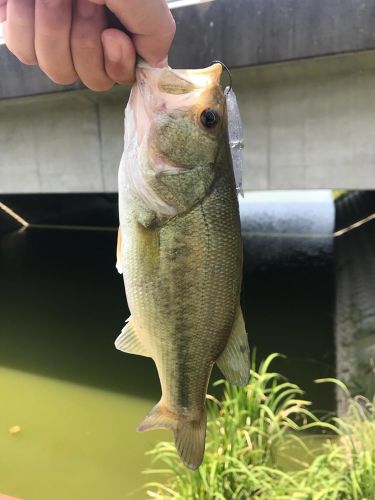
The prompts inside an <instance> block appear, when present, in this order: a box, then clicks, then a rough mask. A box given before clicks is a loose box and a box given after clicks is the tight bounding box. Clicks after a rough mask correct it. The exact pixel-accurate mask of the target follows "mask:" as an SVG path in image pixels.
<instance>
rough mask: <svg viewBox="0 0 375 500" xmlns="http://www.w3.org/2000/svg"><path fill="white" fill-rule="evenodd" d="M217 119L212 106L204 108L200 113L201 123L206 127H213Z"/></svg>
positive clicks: (217, 116)
mask: <svg viewBox="0 0 375 500" xmlns="http://www.w3.org/2000/svg"><path fill="white" fill-rule="evenodd" d="M218 121H219V115H218V113H217V111H215V110H214V109H212V108H207V109H205V110H204V111H203V112H202V114H201V123H202V125H204V126H205V127H207V128H212V127H214V126H215V125H216V124H217V123H218Z"/></svg>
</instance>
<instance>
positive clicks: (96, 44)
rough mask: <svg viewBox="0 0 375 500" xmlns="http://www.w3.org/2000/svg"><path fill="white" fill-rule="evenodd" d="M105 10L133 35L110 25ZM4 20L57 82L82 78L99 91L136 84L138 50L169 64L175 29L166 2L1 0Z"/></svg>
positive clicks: (22, 52) (16, 41)
mask: <svg viewBox="0 0 375 500" xmlns="http://www.w3.org/2000/svg"><path fill="white" fill-rule="evenodd" d="M105 8H108V9H109V10H110V11H111V12H112V13H113V14H114V15H115V16H116V17H117V19H118V20H119V21H120V22H121V23H122V25H123V26H124V27H125V28H126V30H127V32H128V33H129V34H130V35H128V34H126V33H124V32H123V31H121V30H119V29H115V28H111V27H110V26H109V25H108V19H107V16H106V10H105ZM4 21H5V22H4ZM0 22H4V25H3V28H4V38H5V43H6V45H7V46H8V48H9V50H10V51H11V52H13V54H14V55H15V56H16V57H17V58H18V59H20V61H22V62H23V63H25V64H37V65H38V66H39V67H40V68H41V69H42V71H44V73H45V74H46V75H47V76H49V78H50V79H51V80H53V81H54V82H56V83H59V84H63V85H68V84H71V83H74V82H75V81H76V80H77V79H78V78H79V79H80V80H81V81H82V82H83V83H84V84H85V85H86V86H87V87H89V88H90V89H92V90H97V91H101V90H108V89H109V88H111V87H112V85H113V84H114V83H115V82H118V83H131V82H132V81H133V80H134V76H135V61H136V54H139V55H140V56H141V57H142V58H143V59H145V60H146V61H147V62H148V63H149V64H151V65H153V66H162V65H164V64H166V61H167V54H168V50H169V48H170V45H171V43H172V40H173V37H174V33H175V22H174V20H173V17H172V15H171V13H170V11H169V9H168V5H167V3H166V0H0Z"/></svg>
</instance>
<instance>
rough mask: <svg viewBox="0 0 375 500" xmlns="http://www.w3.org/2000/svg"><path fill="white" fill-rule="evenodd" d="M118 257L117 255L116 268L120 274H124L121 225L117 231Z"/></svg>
mask: <svg viewBox="0 0 375 500" xmlns="http://www.w3.org/2000/svg"><path fill="white" fill-rule="evenodd" d="M116 257H117V261H116V269H117V271H118V272H119V273H120V274H122V231H121V226H120V227H119V228H118V233H117V250H116Z"/></svg>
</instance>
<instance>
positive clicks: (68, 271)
mask: <svg viewBox="0 0 375 500" xmlns="http://www.w3.org/2000/svg"><path fill="white" fill-rule="evenodd" d="M305 201H306V200H305ZM246 203H247V201H246V200H245V204H243V205H242V222H243V231H244V245H245V265H244V267H245V269H244V278H245V279H244V287H243V298H242V304H243V308H244V312H245V317H246V322H247V329H248V331H249V338H250V343H251V345H252V346H254V345H256V346H257V349H258V352H259V354H258V357H259V358H260V357H263V356H264V355H266V354H268V353H269V352H273V351H279V352H282V353H285V354H287V355H288V358H287V360H283V361H280V362H279V365H278V366H277V369H279V370H280V371H281V372H283V373H286V374H288V375H290V376H291V377H292V378H293V380H294V381H296V382H297V383H300V384H302V386H303V387H306V388H307V390H308V394H307V396H308V397H313V398H314V399H315V400H316V402H317V404H316V406H318V407H319V408H331V407H332V404H333V398H332V391H331V390H330V389H328V388H323V389H322V386H319V389H318V391H316V390H315V389H314V386H313V384H312V383H311V380H312V379H313V378H317V377H324V376H329V375H333V374H334V369H333V327H332V321H333V316H332V309H333V280H332V278H333V275H332V261H331V256H330V252H331V250H330V245H331V238H330V230H329V228H328V226H327V224H325V225H324V224H323V226H322V225H321V226H320V227H317V226H316V225H314V224H312V223H311V221H312V220H316V219H317V218H320V219H321V218H322V217H323V213H325V211H326V210H327V207H328V209H330V208H329V207H330V205H329V203H328V201H327V200H326V201H325V202H322V201H321V202H320V205H319V204H317V203H315V205H314V203H312V202H311V203H305V202H304V203H302V204H301V201H299V202H297V201H295V202H294V203H291V204H290V203H289V206H288V207H287V206H286V205H281V206H278V207H277V205H275V204H274V205H272V204H271V205H272V207H271V205H270V200H266V201H265V202H264V203H263V208H262V206H261V205H262V204H261V203H259V200H258V201H257V202H256V203H255V202H254V201H252V202H251V203H249V204H246ZM277 203H279V204H280V203H281V204H282V203H284V202H282V201H280V200H279V201H278V202H277ZM318 205H319V207H320V208H319V207H318ZM270 207H271V209H270ZM317 208H319V210H320V212H319V210H318V212H319V213H318V214H317V213H316V209H317ZM270 210H271V211H270ZM293 210H294V216H293ZM301 213H303V220H304V221H305V222H304V223H303V224H302V225H301V224H300V221H301ZM262 214H263V215H262ZM264 214H265V215H264ZM272 214H273V215H272ZM275 214H279V215H280V214H281V215H282V214H284V215H285V216H283V220H281V221H280V220H279V222H278V223H277V224H276V226H275V225H272V224H271V223H270V221H271V219H272V218H274V217H275ZM329 217H331V216H330V215H329V216H328V219H329ZM331 218H332V219H333V214H332V217H331ZM293 221H294V223H293ZM296 221H297V222H298V221H299V222H298V224H295V222H296ZM328 222H329V221H328ZM254 224H255V226H254ZM111 225H112V226H115V225H116V221H115V220H113V221H112V224H111ZM275 229H277V231H276V232H277V234H275ZM280 231H281V232H282V233H283V234H282V235H280V234H279V233H280ZM297 233H298V234H297ZM317 235H318V236H317ZM312 242H314V243H312ZM115 247H116V232H114V231H92V232H90V231H76V230H53V229H48V230H47V229H33V228H32V229H27V230H25V231H22V232H18V233H12V234H7V235H2V236H0V280H1V282H0V396H1V414H0V450H1V452H0V492H1V493H8V494H13V495H15V496H17V495H18V496H20V497H21V498H24V500H52V499H53V500H60V499H61V500H67V499H69V500H71V499H72V500H73V499H74V500H75V499H77V500H78V499H79V500H86V499H87V500H88V499H90V500H99V499H100V500H102V499H104V498H105V499H107V498H108V499H111V500H112V499H113V500H120V499H123V498H124V497H125V495H126V494H127V493H129V492H131V491H133V490H134V489H135V488H137V487H138V486H140V485H141V484H142V482H143V481H144V478H143V477H142V476H141V470H142V469H144V468H145V467H147V466H148V465H149V459H148V458H147V457H145V456H144V451H145V450H146V449H149V448H150V446H152V444H153V443H155V442H157V441H158V439H159V438H160V436H163V437H167V438H169V437H171V435H170V433H168V432H166V431H165V432H160V433H159V432H153V433H145V434H137V433H136V432H135V427H136V425H137V424H138V423H139V421H140V420H141V419H142V418H143V417H144V416H145V414H146V413H147V412H148V411H149V410H150V409H151V408H152V406H153V405H154V404H155V403H156V402H157V400H158V399H159V397H160V387H159V382H158V378H157V373H156V369H155V367H154V364H153V363H152V361H151V360H150V359H149V358H143V357H139V356H130V355H125V354H123V353H120V352H118V351H116V350H115V348H114V345H113V342H114V340H115V338H116V336H117V335H118V333H119V332H120V330H121V328H122V326H123V323H124V321H125V319H126V318H127V317H128V315H129V311H128V309H127V306H126V302H125V295H124V290H123V283H122V278H121V277H120V276H119V275H118V274H117V271H116V270H115V267H114V264H115ZM220 376H221V375H220V374H219V372H218V370H214V373H213V377H212V380H216V379H217V378H218V377H220ZM210 391H211V392H212V391H213V389H212V387H210ZM324 391H325V392H324ZM316 396H318V399H316ZM14 425H19V426H20V427H21V429H22V430H21V432H20V433H18V434H14V435H11V434H10V433H9V429H10V428H11V427H12V426H14ZM144 496H145V495H144V492H143V493H139V492H138V493H137V494H136V495H135V497H134V498H144Z"/></svg>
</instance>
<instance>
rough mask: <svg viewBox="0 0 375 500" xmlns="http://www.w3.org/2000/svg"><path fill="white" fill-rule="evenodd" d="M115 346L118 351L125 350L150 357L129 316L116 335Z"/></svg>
mask: <svg viewBox="0 0 375 500" xmlns="http://www.w3.org/2000/svg"><path fill="white" fill-rule="evenodd" d="M115 346H116V349H118V350H119V351H122V352H127V353H128V354H137V355H138V356H146V357H151V356H150V354H149V352H148V351H147V349H146V348H145V347H144V345H143V344H142V341H141V339H140V338H139V335H138V334H137V332H136V330H135V326H134V322H133V319H132V317H131V316H130V318H129V319H128V320H127V323H126V325H125V326H124V328H123V329H122V331H121V333H120V335H119V336H118V337H117V339H116V341H115Z"/></svg>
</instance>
